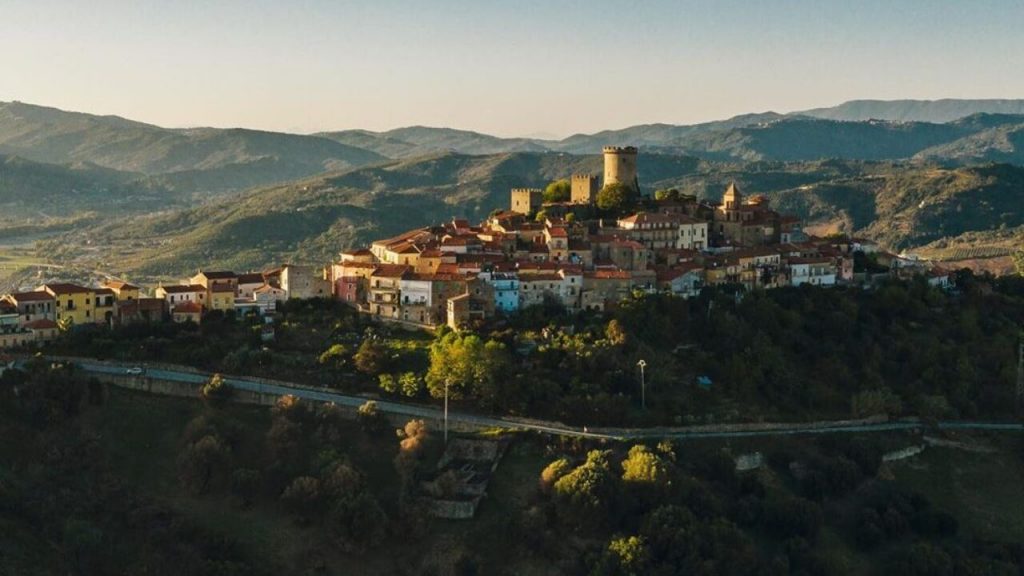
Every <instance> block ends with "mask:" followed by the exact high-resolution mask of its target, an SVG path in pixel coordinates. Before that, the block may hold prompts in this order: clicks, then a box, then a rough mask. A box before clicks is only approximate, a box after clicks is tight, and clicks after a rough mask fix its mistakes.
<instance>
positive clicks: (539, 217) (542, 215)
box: [533, 209, 548, 222]
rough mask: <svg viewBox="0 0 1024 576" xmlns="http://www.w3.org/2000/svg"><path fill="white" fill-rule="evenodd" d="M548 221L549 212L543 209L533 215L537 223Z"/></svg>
mask: <svg viewBox="0 0 1024 576" xmlns="http://www.w3.org/2000/svg"><path fill="white" fill-rule="evenodd" d="M547 219H548V211H547V210H543V209H541V210H537V213H536V214H534V215H533V220H534V221H535V222H543V221H545V220H547Z"/></svg>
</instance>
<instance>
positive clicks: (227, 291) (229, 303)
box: [207, 284, 235, 312]
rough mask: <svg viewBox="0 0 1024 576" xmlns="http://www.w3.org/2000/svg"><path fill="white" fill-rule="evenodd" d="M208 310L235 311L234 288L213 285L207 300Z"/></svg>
mask: <svg viewBox="0 0 1024 576" xmlns="http://www.w3.org/2000/svg"><path fill="white" fill-rule="evenodd" d="M207 304H208V306H209V308H210V310H222V311H224V312H227V311H229V310H234V309H235V288H234V287H233V286H231V285H228V284H214V285H213V286H211V287H210V297H209V299H208V300H207Z"/></svg>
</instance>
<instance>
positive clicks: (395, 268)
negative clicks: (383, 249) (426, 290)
mask: <svg viewBox="0 0 1024 576" xmlns="http://www.w3.org/2000/svg"><path fill="white" fill-rule="evenodd" d="M409 270H411V268H410V267H408V266H405V265H404V264H378V265H377V269H376V270H374V271H373V274H371V276H377V277H379V278H398V277H399V276H401V275H402V274H405V273H406V272H408V271H409Z"/></svg>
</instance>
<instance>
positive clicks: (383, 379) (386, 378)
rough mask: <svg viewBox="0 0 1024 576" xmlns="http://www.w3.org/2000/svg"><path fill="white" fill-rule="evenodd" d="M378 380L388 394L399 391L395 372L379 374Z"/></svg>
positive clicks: (381, 387)
mask: <svg viewBox="0 0 1024 576" xmlns="http://www.w3.org/2000/svg"><path fill="white" fill-rule="evenodd" d="M377 380H378V381H379V382H380V389H381V390H383V391H384V392H387V393H388V394H394V393H396V392H398V380H396V379H395V376H394V374H381V375H380V376H377Z"/></svg>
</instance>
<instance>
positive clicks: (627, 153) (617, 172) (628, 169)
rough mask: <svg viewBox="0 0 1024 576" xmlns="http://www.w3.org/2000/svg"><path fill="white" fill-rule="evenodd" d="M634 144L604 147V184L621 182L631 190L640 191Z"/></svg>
mask: <svg viewBox="0 0 1024 576" xmlns="http://www.w3.org/2000/svg"><path fill="white" fill-rule="evenodd" d="M636 155H637V149H636V146H605V147H604V185H605V186H608V185H609V184H622V185H623V186H626V187H627V188H630V189H631V190H633V192H636V193H639V192H640V183H639V181H638V180H637V177H636Z"/></svg>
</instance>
